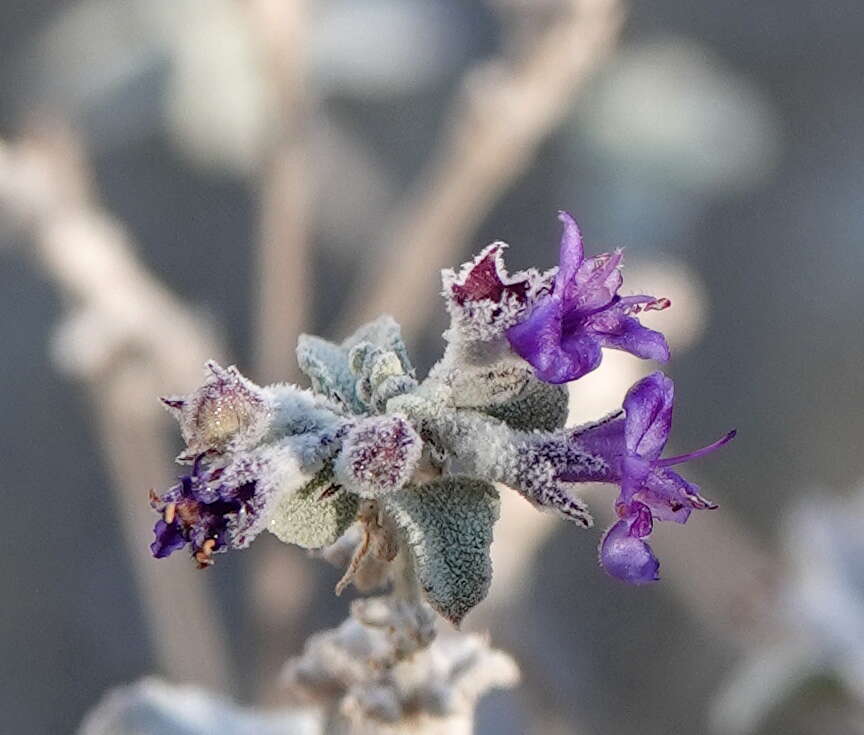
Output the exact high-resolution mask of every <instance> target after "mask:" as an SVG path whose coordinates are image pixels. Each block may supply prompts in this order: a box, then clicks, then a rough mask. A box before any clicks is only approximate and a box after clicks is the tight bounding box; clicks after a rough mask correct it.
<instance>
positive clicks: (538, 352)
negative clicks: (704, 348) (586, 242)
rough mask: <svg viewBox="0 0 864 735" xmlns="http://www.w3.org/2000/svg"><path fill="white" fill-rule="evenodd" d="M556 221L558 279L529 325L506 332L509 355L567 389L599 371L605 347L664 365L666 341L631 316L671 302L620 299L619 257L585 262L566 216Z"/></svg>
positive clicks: (577, 234)
mask: <svg viewBox="0 0 864 735" xmlns="http://www.w3.org/2000/svg"><path fill="white" fill-rule="evenodd" d="M558 218H559V219H560V220H561V222H563V223H564V233H563V235H562V237H561V252H560V263H559V268H558V273H557V274H556V276H555V280H554V282H553V284H552V288H551V291H549V292H547V293H545V294H543V295H542V296H540V297H539V298H538V299H537V300H536V301H535V302H534V304H533V309H532V310H531V311H530V312H529V314H528V317H527V319H525V320H524V321H522V322H520V323H518V324H516V325H514V326H512V327H510V328H509V329H508V330H507V339H508V340H509V341H510V345H511V347H512V348H513V350H514V351H515V352H516V353H517V354H518V355H519V356H520V357H522V358H523V359H525V360H526V361H528V362H529V363H530V364H531V365H532V366H533V367H534V372H535V374H536V375H537V377H538V378H540V379H541V380H544V381H546V382H547V383H567V382H569V381H571V380H576V379H577V378H581V377H582V376H583V375H585V374H587V373H590V372H591V371H592V370H594V369H596V368H597V367H598V366H599V365H600V360H601V358H602V353H601V348H603V347H609V348H613V349H617V350H624V351H625V352H629V353H630V354H632V355H635V356H636V357H641V358H644V359H651V360H661V361H664V362H665V361H666V360H668V359H669V346H668V345H667V344H666V339H665V337H663V335H662V334H660V333H659V332H655V331H654V330H652V329H648V328H647V327H643V326H642V325H641V324H640V323H639V320H638V319H636V318H635V316H633V315H634V314H638V313H639V312H640V311H644V310H660V309H665V308H667V307H668V306H670V302H669V300H668V299H655V298H654V297H653V296H645V295H638V296H625V297H622V296H619V295H618V290H619V289H620V288H621V284H622V280H623V279H622V277H621V261H622V254H621V252H620V251H616V252H614V253H604V254H602V255H598V256H595V257H593V258H588V259H586V258H585V252H584V249H583V246H582V235H581V234H580V232H579V228H578V226H577V225H576V222H575V221H574V220H573V218H572V217H571V216H570V215H569V214H567V213H566V212H560V213H559V215H558Z"/></svg>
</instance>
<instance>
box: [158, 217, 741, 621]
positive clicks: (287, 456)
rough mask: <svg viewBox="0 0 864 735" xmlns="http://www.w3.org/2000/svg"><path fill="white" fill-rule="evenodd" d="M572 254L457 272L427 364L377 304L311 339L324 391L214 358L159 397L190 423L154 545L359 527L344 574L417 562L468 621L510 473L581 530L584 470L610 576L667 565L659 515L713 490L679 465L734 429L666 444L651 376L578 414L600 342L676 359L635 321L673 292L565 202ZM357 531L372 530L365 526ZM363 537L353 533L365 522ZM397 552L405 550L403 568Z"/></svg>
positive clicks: (517, 485) (307, 369)
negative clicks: (630, 291)
mask: <svg viewBox="0 0 864 735" xmlns="http://www.w3.org/2000/svg"><path fill="white" fill-rule="evenodd" d="M560 218H561V220H562V222H563V224H564V233H563V237H562V240H561V247H560V264H559V266H558V267H557V268H553V269H551V270H549V271H546V272H541V271H539V270H535V269H530V270H526V271H522V272H518V273H515V274H512V275H511V274H509V273H508V272H507V270H506V268H505V265H504V259H503V252H504V248H505V245H504V244H503V243H493V244H492V245H490V246H489V247H487V248H486V249H484V250H483V251H482V252H481V253H480V255H478V256H477V257H476V258H475V259H474V260H472V261H471V262H469V263H466V264H465V265H463V266H462V267H461V268H459V269H455V270H445V271H444V272H443V285H444V290H443V296H444V300H445V303H446V306H447V309H448V311H449V313H450V317H451V323H450V327H449V329H448V330H447V332H445V334H444V337H445V339H446V341H447V348H446V350H445V352H444V355H443V357H442V359H441V360H440V361H439V362H438V363H437V364H436V365H435V366H434V367H433V368H432V370H431V371H430V373H429V375H428V376H427V377H426V378H425V379H423V380H419V381H418V379H417V377H416V375H415V371H414V368H413V367H412V365H411V363H410V360H409V358H408V353H407V350H406V348H405V344H404V342H403V340H402V337H401V335H400V332H399V327H398V325H397V324H396V322H395V321H394V320H393V319H391V318H390V317H381V318H380V319H378V320H377V321H375V322H372V323H371V324H367V325H365V326H364V327H362V328H361V329H359V330H358V331H357V333H356V334H354V335H353V336H351V337H350V338H348V339H347V340H346V341H345V342H343V343H342V344H339V345H337V344H333V343H330V342H327V341H325V340H322V339H320V338H317V337H311V336H307V335H304V336H303V337H301V339H300V341H299V344H298V350H297V356H298V362H299V364H300V367H301V369H302V370H303V372H304V373H305V374H306V375H307V376H308V378H309V380H310V382H311V385H312V390H311V391H310V390H303V389H300V388H297V387H295V386H289V385H274V386H267V387H263V388H262V387H258V386H256V385H254V384H253V383H251V382H250V381H248V380H246V379H245V378H243V377H242V376H241V375H240V373H239V372H237V370H236V369H235V368H233V367H230V368H227V369H223V368H221V367H219V366H218V365H216V364H215V363H209V364H208V366H207V378H206V380H205V382H204V384H203V385H202V386H201V387H200V388H198V389H197V390H196V391H194V392H193V393H192V394H190V395H188V396H183V397H172V398H166V399H163V400H164V402H165V405H166V407H167V408H168V409H169V411H171V413H172V414H174V415H175V416H176V418H177V419H178V420H179V421H180V426H181V432H182V435H183V438H184V439H185V441H186V445H187V449H186V451H184V452H183V453H182V454H181V455H180V457H179V458H178V460H179V461H181V462H185V463H188V464H190V465H191V468H190V471H189V473H188V474H186V475H184V476H182V477H181V478H180V479H179V481H178V483H177V484H176V485H175V486H174V487H172V488H170V489H169V490H168V491H167V492H165V493H164V494H162V495H161V496H157V495H155V494H154V495H153V496H152V498H151V502H152V505H153V507H154V509H155V510H156V511H157V512H158V513H159V514H160V519H159V520H158V522H157V524H156V528H155V535H156V539H155V541H154V542H153V545H152V547H151V548H152V551H153V554H154V555H155V556H157V557H163V556H167V555H169V554H171V553H172V552H174V551H177V550H178V549H181V548H184V547H188V548H189V550H190V552H191V554H192V556H193V558H194V559H195V560H196V561H197V563H198V564H199V566H208V565H209V564H211V563H212V562H213V557H214V555H215V554H218V553H220V552H223V551H226V550H228V549H231V548H242V547H245V546H246V545H248V544H249V543H250V542H251V540H252V539H253V538H254V537H255V535H256V534H257V533H259V532H260V531H261V530H263V529H265V528H266V529H268V530H270V531H272V532H273V533H275V534H276V535H277V536H278V537H279V538H280V539H282V540H283V541H286V542H290V543H297V544H300V545H302V546H304V547H307V548H313V549H315V548H324V547H329V546H330V545H332V544H334V543H336V542H337V541H339V540H340V539H343V540H344V539H347V538H348V537H349V536H350V534H348V536H346V535H345V534H346V531H348V530H349V529H350V528H351V527H352V526H353V527H354V529H355V530H354V531H353V533H355V535H356V538H357V539H358V540H356V541H355V542H354V543H356V544H357V546H356V548H355V550H354V552H353V554H352V558H351V561H350V565H349V570H348V572H346V576H345V578H343V581H342V582H341V583H340V588H341V586H344V584H347V582H348V581H350V580H351V579H352V578H356V579H360V578H361V577H360V575H362V578H363V580H364V582H363V584H364V586H368V579H369V574H368V573H364V572H363V569H364V565H366V568H367V569H373V568H374V569H379V570H383V572H382V574H384V577H385V578H383V579H381V580H380V581H381V582H386V581H387V580H386V576H387V575H388V573H389V572H388V570H390V569H391V568H392V567H395V566H400V567H401V568H405V567H406V565H407V566H408V567H409V568H411V569H413V570H414V571H413V574H412V579H413V580H415V581H416V583H417V584H419V587H420V588H421V591H422V594H423V595H424V597H425V599H426V600H427V601H428V602H429V604H430V605H431V606H432V607H433V608H434V609H435V610H436V611H437V612H439V613H440V614H441V615H443V616H444V617H446V618H447V619H449V620H451V621H452V622H454V623H456V624H458V623H459V622H460V621H461V620H462V618H463V617H464V615H465V614H466V613H467V612H468V611H469V610H470V609H471V608H472V607H473V606H474V605H476V604H477V603H478V602H479V601H480V600H481V599H482V598H483V596H484V595H485V593H486V590H487V589H488V586H489V584H490V582H491V573H492V571H491V564H490V562H489V547H490V545H491V542H492V532H493V526H494V523H495V521H496V519H497V516H498V489H497V488H498V487H500V486H502V485H503V486H507V487H509V488H512V489H513V490H515V491H516V492H518V493H520V494H521V495H523V496H524V497H525V498H526V499H527V500H528V501H529V502H531V503H532V504H534V505H535V506H537V507H538V508H540V509H543V510H548V511H551V512H553V513H556V514H557V515H559V516H560V517H562V518H563V519H566V520H569V521H571V522H574V523H577V524H579V525H581V526H584V527H590V526H591V525H592V519H591V515H590V514H589V512H588V509H587V507H586V506H585V505H584V503H582V502H581V501H580V500H579V498H578V497H576V496H575V495H574V489H575V485H576V484H577V483H609V484H614V485H617V486H618V488H619V491H618V496H617V498H616V500H615V503H614V510H615V514H616V516H617V520H616V521H615V522H614V523H613V524H612V526H611V527H610V528H609V529H608V530H607V531H606V533H605V534H604V536H603V538H602V541H601V543H600V561H601V563H602V565H603V567H604V568H605V569H606V571H608V572H609V573H610V574H611V575H612V576H614V577H617V578H618V579H621V580H624V581H627V582H631V583H635V584H641V583H645V582H651V581H654V580H656V579H658V577H659V574H658V571H659V562H658V560H657V558H656V556H655V555H654V553H653V552H652V550H651V548H650V546H649V545H648V543H647V542H646V538H647V537H648V536H649V535H650V533H651V531H652V529H653V524H654V522H655V521H675V522H678V523H684V522H685V521H686V520H687V518H688V517H689V515H690V512H691V511H692V510H701V509H708V508H714V507H715V506H714V505H713V504H712V503H711V502H709V501H708V500H706V499H705V498H703V497H702V496H701V495H700V494H699V488H698V487H696V486H695V485H693V484H692V483H690V482H688V481H687V480H685V479H684V478H683V477H681V476H680V475H679V474H677V473H676V472H674V471H673V470H672V469H671V467H672V466H673V465H677V464H680V463H682V462H684V461H686V460H689V459H694V458H696V457H699V456H702V455H704V454H706V453H708V452H711V451H713V450H715V449H717V448H719V447H720V446H722V445H723V444H725V443H726V442H728V441H729V440H730V439H731V438H732V437H733V436H734V432H730V433H729V434H727V435H726V436H724V437H723V438H722V439H720V440H719V441H717V442H715V443H714V444H711V445H709V446H707V447H705V448H704V449H700V450H697V451H694V452H691V453H690V454H686V455H682V456H678V457H670V458H666V459H662V458H661V457H660V455H661V453H662V452H663V449H664V447H665V444H666V441H667V438H668V436H669V433H670V429H671V421H672V407H673V386H672V381H671V380H670V379H669V378H668V377H666V376H665V375H663V374H662V373H660V372H655V373H653V374H651V375H649V376H648V377H646V378H644V379H642V380H640V381H639V382H637V383H636V384H635V385H634V386H633V387H632V388H631V389H630V390H629V392H628V393H627V395H626V397H625V398H624V401H623V405H622V409H621V410H620V411H619V412H617V413H615V414H612V415H611V416H608V417H606V418H604V419H602V420H601V421H599V422H597V423H594V424H590V425H587V426H583V427H579V428H566V427H565V424H566V418H567V405H568V393H567V389H566V386H564V385H563V384H565V383H568V382H570V381H574V380H577V379H578V378H580V377H582V376H584V375H586V374H587V373H589V372H591V371H592V370H595V369H597V367H598V366H599V365H600V363H601V360H602V354H603V349H604V348H611V349H618V350H623V351H626V352H629V353H630V354H632V355H634V356H636V357H640V358H643V359H653V360H660V361H665V360H667V359H668V357H669V348H668V345H667V344H666V340H665V339H664V337H663V335H662V334H660V333H659V332H656V331H653V330H651V329H648V328H647V327H645V326H643V325H642V324H641V323H640V321H639V318H638V315H639V314H640V312H642V311H644V310H648V309H658V310H659V309H665V308H667V307H669V306H670V303H669V301H668V300H667V299H663V298H655V297H653V296H648V295H642V294H640V295H626V296H625V295H622V294H621V293H620V291H621V289H622V282H623V279H622V274H621V265H622V254H621V252H620V251H616V252H612V253H604V254H601V255H597V256H594V257H590V258H586V256H585V253H584V248H583V245H582V238H581V235H580V233H579V230H578V228H577V226H576V223H575V222H574V221H573V219H572V218H571V217H570V216H569V215H567V214H565V213H562V214H561V215H560ZM358 528H359V529H360V531H359V533H358V532H357V530H356V529H358ZM352 538H355V537H352ZM397 557H401V558H402V560H403V561H402V563H401V564H398V565H397V564H391V562H393V561H394V560H396V559H397Z"/></svg>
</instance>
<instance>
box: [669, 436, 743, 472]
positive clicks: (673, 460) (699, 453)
mask: <svg viewBox="0 0 864 735" xmlns="http://www.w3.org/2000/svg"><path fill="white" fill-rule="evenodd" d="M737 433H738V431H737V429H732V431H730V432H729V433H728V434H726V435H725V436H722V437H721V438H719V439H718V440H717V441H716V442H714V443H713V444H709V445H708V446H707V447H702V449H697V450H696V451H693V452H688V453H687V454H679V455H678V456H677V457H667V458H666V459H661V460H658V461H657V462H656V463H655V466H657V467H671V466H672V465H675V464H681V463H682V462H688V461H689V460H691V459H698V458H699V457H704V456H705V455H706V454H711V452H714V451H716V450H717V449H720V447H722V446H723V445H724V444H728V443H729V442H731V441H732V440H733V439H734V438H735V435H736V434H737Z"/></svg>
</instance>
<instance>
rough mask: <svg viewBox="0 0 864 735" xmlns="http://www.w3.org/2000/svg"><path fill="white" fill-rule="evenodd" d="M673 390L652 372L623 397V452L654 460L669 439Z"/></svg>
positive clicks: (664, 378)
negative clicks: (624, 445) (624, 417)
mask: <svg viewBox="0 0 864 735" xmlns="http://www.w3.org/2000/svg"><path fill="white" fill-rule="evenodd" d="M674 396H675V389H674V386H673V383H672V381H671V380H670V379H669V378H667V377H666V376H665V375H664V374H663V373H661V372H656V373H652V374H651V375H649V376H648V377H646V378H643V379H642V380H640V381H639V382H638V383H636V384H635V385H634V386H633V387H632V388H630V390H629V391H627V396H626V397H625V398H624V411H625V412H626V415H627V418H626V423H625V428H624V440H625V444H626V447H627V450H628V451H629V452H630V453H632V454H635V455H638V456H640V457H644V458H645V459H648V460H650V461H652V462H653V461H654V460H656V459H657V458H658V457H659V456H660V453H661V452H662V451H663V448H664V447H665V446H666V440H667V438H668V437H669V430H670V429H671V427H672V407H673V403H674Z"/></svg>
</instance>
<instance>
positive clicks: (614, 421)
mask: <svg viewBox="0 0 864 735" xmlns="http://www.w3.org/2000/svg"><path fill="white" fill-rule="evenodd" d="M622 413H623V412H621V411H619V412H618V413H617V414H613V415H612V416H609V417H607V418H605V419H603V420H602V421H598V422H596V423H593V424H589V425H588V426H580V427H578V428H576V429H573V430H572V433H571V434H570V442H571V443H573V444H574V445H575V446H576V448H577V449H581V450H582V451H584V452H587V453H588V454H593V455H595V456H598V457H601V458H602V459H603V460H604V461H605V462H606V463H607V464H608V465H609V467H610V476H609V478H608V480H607V482H617V477H618V476H620V473H621V459H622V457H623V456H624V418H623V416H622ZM611 473H614V475H613V474H611ZM561 479H562V480H565V481H567V482H570V481H571V480H570V479H569V478H565V477H562V478H561ZM577 482H578V480H577Z"/></svg>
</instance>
